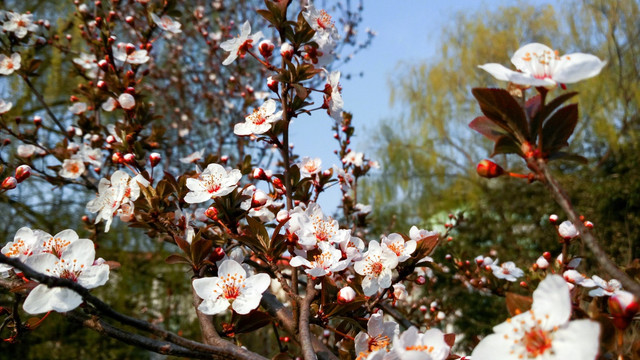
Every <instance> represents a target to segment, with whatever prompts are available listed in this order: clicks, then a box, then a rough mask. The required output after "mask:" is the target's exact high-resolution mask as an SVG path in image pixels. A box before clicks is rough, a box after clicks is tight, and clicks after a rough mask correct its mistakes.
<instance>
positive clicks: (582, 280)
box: [562, 269, 596, 289]
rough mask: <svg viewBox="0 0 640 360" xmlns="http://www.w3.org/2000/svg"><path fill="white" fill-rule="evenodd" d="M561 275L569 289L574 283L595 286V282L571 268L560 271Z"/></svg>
mask: <svg viewBox="0 0 640 360" xmlns="http://www.w3.org/2000/svg"><path fill="white" fill-rule="evenodd" d="M562 277H563V278H564V280H565V281H566V282H567V283H568V285H569V288H570V289H573V287H574V285H580V286H582V287H594V286H596V283H595V282H594V281H593V280H591V279H589V278H588V277H587V276H586V275H584V274H581V273H579V272H578V271H576V270H573V269H570V270H567V271H565V272H564V273H562Z"/></svg>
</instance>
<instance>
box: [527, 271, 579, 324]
mask: <svg viewBox="0 0 640 360" xmlns="http://www.w3.org/2000/svg"><path fill="white" fill-rule="evenodd" d="M531 309H532V310H533V311H534V313H535V314H536V317H538V318H539V319H540V318H542V317H543V316H545V315H549V318H548V319H546V321H544V324H542V326H543V327H544V329H545V330H551V329H552V328H553V327H554V326H560V325H563V324H564V323H566V322H567V321H568V320H569V316H571V298H570V297H569V288H568V287H567V282H566V281H565V280H564V279H563V278H562V277H561V276H559V275H549V276H547V277H546V278H545V279H544V280H542V282H540V285H538V288H537V289H536V290H535V291H534V292H533V305H532V306H531Z"/></svg>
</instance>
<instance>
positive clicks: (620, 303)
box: [609, 290, 639, 330]
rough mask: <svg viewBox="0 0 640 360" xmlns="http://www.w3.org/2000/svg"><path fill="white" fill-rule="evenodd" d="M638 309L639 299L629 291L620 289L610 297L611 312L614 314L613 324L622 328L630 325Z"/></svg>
mask: <svg viewBox="0 0 640 360" xmlns="http://www.w3.org/2000/svg"><path fill="white" fill-rule="evenodd" d="M638 309H639V305H638V299H636V297H635V296H633V294H632V293H630V292H628V291H624V290H618V291H616V292H615V293H614V294H613V296H611V297H610V298H609V312H610V313H611V315H612V316H613V325H615V327H617V328H618V329H620V330H624V329H626V328H627V326H629V324H630V323H631V321H632V320H633V317H634V315H635V314H636V313H637V312H638Z"/></svg>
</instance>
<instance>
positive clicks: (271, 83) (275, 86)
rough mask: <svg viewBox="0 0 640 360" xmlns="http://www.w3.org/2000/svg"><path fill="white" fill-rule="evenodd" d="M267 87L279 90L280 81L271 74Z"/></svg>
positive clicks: (275, 90)
mask: <svg viewBox="0 0 640 360" xmlns="http://www.w3.org/2000/svg"><path fill="white" fill-rule="evenodd" d="M267 87H268V88H269V90H271V91H273V92H276V93H277V92H278V82H277V81H275V80H273V78H272V77H271V76H269V77H268V78H267Z"/></svg>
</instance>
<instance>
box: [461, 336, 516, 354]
mask: <svg viewBox="0 0 640 360" xmlns="http://www.w3.org/2000/svg"><path fill="white" fill-rule="evenodd" d="M510 349H511V343H510V342H509V341H508V340H505V338H504V337H503V335H497V334H492V335H489V336H487V337H486V338H484V339H482V341H480V343H479V344H478V345H477V346H476V347H475V349H473V352H472V353H471V358H472V359H473V360H511V359H514V356H513V354H510Z"/></svg>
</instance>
